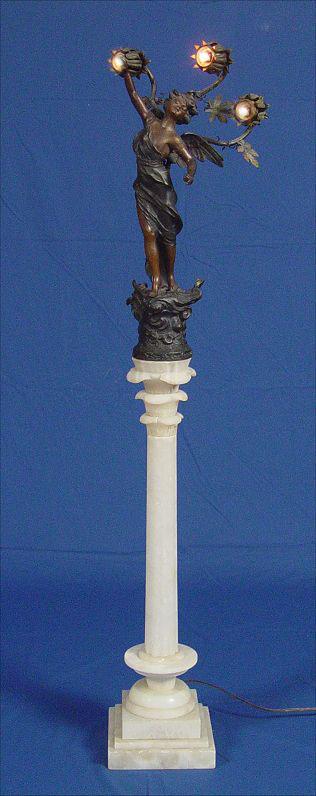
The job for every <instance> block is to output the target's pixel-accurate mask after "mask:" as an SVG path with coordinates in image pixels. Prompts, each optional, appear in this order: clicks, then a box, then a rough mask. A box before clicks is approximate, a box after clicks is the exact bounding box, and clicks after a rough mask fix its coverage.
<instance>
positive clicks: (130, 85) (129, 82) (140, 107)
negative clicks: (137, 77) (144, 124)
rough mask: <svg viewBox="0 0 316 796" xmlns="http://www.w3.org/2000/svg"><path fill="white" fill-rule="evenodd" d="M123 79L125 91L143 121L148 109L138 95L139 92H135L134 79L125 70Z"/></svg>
mask: <svg viewBox="0 0 316 796" xmlns="http://www.w3.org/2000/svg"><path fill="white" fill-rule="evenodd" d="M124 81H125V86H126V89H127V93H128V94H129V96H130V98H131V101H132V103H133V105H134V107H135V108H136V110H137V111H138V113H139V115H140V116H141V117H142V119H143V121H145V119H146V117H147V116H148V109H147V108H146V105H145V103H144V102H143V100H142V98H141V97H140V96H139V94H137V91H136V88H135V85H134V81H133V78H132V76H131V74H130V72H125V74H124Z"/></svg>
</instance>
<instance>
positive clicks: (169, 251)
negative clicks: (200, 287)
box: [110, 42, 268, 296]
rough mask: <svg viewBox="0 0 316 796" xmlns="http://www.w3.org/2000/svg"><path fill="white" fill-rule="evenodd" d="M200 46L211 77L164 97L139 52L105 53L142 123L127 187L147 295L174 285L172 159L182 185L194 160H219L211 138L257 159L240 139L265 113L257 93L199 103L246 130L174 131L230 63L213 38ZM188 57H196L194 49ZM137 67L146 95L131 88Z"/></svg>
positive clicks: (177, 226) (176, 221) (176, 224)
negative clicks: (229, 133) (215, 133)
mask: <svg viewBox="0 0 316 796" xmlns="http://www.w3.org/2000/svg"><path fill="white" fill-rule="evenodd" d="M203 44H204V45H205V44H206V42H203ZM198 49H199V48H198ZM201 49H202V50H205V49H207V50H208V51H209V53H211V56H212V58H211V62H210V67H208V71H210V72H214V73H216V74H217V80H216V81H215V83H213V84H211V85H210V86H208V87H207V88H205V89H202V90H200V91H188V92H186V93H181V92H179V91H176V90H174V91H171V92H170V94H169V96H168V97H167V99H164V100H160V99H158V98H157V96H156V81H155V78H154V76H153V74H152V73H151V71H150V69H149V67H148V63H149V62H148V59H146V57H145V56H144V53H142V52H141V51H137V50H132V49H128V48H123V49H121V50H114V51H112V58H111V59H110V63H111V65H112V68H113V69H114V71H116V72H117V73H118V74H120V75H121V77H122V78H123V79H124V81H125V86H126V89H127V92H128V95H129V97H130V99H131V101H132V103H133V105H134V107H135V108H136V110H137V111H138V113H139V115H140V117H141V119H142V121H143V129H142V130H141V131H140V132H139V133H137V135H136V136H135V138H134V141H133V149H134V152H135V155H136V161H137V177H136V180H135V182H134V185H133V187H134V191H135V197H136V207H137V214H138V220H139V224H140V227H141V230H142V233H143V236H144V247H145V255H146V271H147V273H148V274H149V276H150V278H151V283H152V284H151V291H150V294H151V295H152V296H157V294H158V292H159V290H160V288H161V287H165V288H167V289H168V288H169V289H170V290H173V289H175V288H177V285H176V283H175V279H174V264H175V257H176V237H177V235H178V234H179V232H180V231H181V229H182V220H181V218H180V215H179V213H178V211H177V207H176V205H177V194H176V192H175V189H174V186H173V184H172V180H171V175H170V168H171V166H172V164H174V163H176V164H178V165H179V166H181V167H183V168H185V169H186V173H185V175H184V177H183V179H184V182H185V183H186V184H187V185H191V184H192V182H193V180H194V175H195V172H196V161H197V160H199V161H205V160H209V161H211V163H214V164H215V165H216V166H223V162H224V161H223V157H222V155H221V154H219V152H217V150H216V149H214V146H213V144H215V146H219V147H221V148H222V149H223V148H225V147H233V148H235V149H237V150H238V151H240V152H242V154H243V155H244V157H245V159H247V160H248V161H249V162H253V164H254V165H258V163H257V162H256V160H255V158H254V156H256V155H257V153H256V152H254V150H251V152H250V149H251V148H249V144H246V145H245V144H244V141H243V139H244V138H246V137H247V136H248V135H249V133H250V132H251V130H252V129H253V127H254V125H255V124H258V123H259V121H260V120H261V118H266V117H267V114H266V109H267V107H268V106H267V104H266V103H265V101H264V98H263V97H261V96H259V95H255V94H247V95H244V96H243V97H241V98H240V100H239V101H238V102H237V103H232V102H224V103H221V101H220V100H221V98H220V97H218V98H217V99H216V100H215V101H214V103H209V107H207V106H206V107H205V110H206V111H208V110H210V111H211V117H210V118H211V119H212V118H213V117H214V115H218V118H219V119H220V120H224V121H227V116H235V118H237V121H239V123H243V124H246V126H247V129H246V131H245V132H244V133H243V134H242V135H240V136H239V137H238V138H235V139H233V140H232V141H220V140H219V138H218V139H213V138H207V137H205V136H200V135H196V134H195V133H184V134H183V135H179V134H178V132H177V129H176V128H177V125H181V124H189V122H190V120H191V117H192V116H195V115H196V114H197V100H201V99H202V98H203V97H204V96H205V95H206V94H207V93H208V92H209V91H211V90H212V89H213V88H215V87H217V86H218V85H219V84H220V83H221V82H222V81H223V80H224V78H225V76H226V75H227V73H228V69H229V64H230V63H231V58H230V50H228V49H227V48H224V47H223V46H222V45H220V44H217V43H216V42H213V43H212V44H211V45H210V47H208V46H207V47H204V46H203V47H202V48H201ZM192 57H193V58H196V56H195V55H194V56H192ZM142 73H147V75H148V77H149V79H150V81H151V85H152V91H151V97H141V96H140V95H139V94H138V92H137V90H136V88H135V83H134V80H133V77H134V76H136V77H138V78H139V77H140V75H141V74H142ZM161 106H162V107H161ZM238 106H241V107H240V111H241V112H242V114H243V115H242V116H240V117H239V116H238V114H237V110H238ZM245 114H246V116H245ZM223 117H224V118H223ZM244 119H247V120H246V121H243V120H244ZM251 157H252V158H253V159H252V161H251Z"/></svg>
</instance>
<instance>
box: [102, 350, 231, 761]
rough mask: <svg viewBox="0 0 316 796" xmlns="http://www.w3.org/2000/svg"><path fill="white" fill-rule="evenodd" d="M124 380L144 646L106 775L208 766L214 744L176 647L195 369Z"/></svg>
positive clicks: (155, 365)
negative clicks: (189, 386)
mask: <svg viewBox="0 0 316 796" xmlns="http://www.w3.org/2000/svg"><path fill="white" fill-rule="evenodd" d="M133 362H134V368H133V369H132V370H131V371H130V372H129V373H128V376H127V379H128V381H130V382H132V383H134V384H139V383H140V382H144V390H141V391H140V392H138V393H137V395H136V398H138V399H141V400H143V401H144V403H145V409H146V412H145V414H143V415H142V417H141V418H140V420H141V423H143V424H144V425H146V427H147V525H146V602H145V641H144V643H143V644H137V645H136V646H134V647H131V648H130V649H128V650H127V651H126V653H125V658H124V659H125V663H126V664H127V666H129V667H130V668H132V669H133V670H134V671H135V672H136V673H137V674H138V675H140V676H141V679H140V680H137V682H136V683H135V684H134V685H133V686H132V688H131V689H130V691H123V693H122V703H121V704H120V705H115V707H113V708H110V711H109V740H108V767H109V768H110V769H171V768H172V769H176V768H214V767H215V746H214V739H213V733H212V727H211V722H210V716H209V711H208V708H206V707H203V706H202V705H201V704H199V703H198V699H197V694H196V691H195V690H194V689H190V688H189V687H188V685H187V684H186V683H185V682H184V681H183V680H181V679H179V676H181V675H183V674H185V672H187V671H188V670H189V669H190V668H191V667H192V666H194V665H195V664H196V662H197V653H196V652H195V650H193V649H192V648H191V647H188V646H186V645H184V644H179V643H178V589H177V427H178V425H179V423H180V422H181V420H182V415H181V414H180V413H179V412H178V403H179V401H186V400H187V395H186V393H185V392H183V390H180V389H179V386H180V384H186V383H187V382H189V381H190V379H191V377H192V376H195V371H194V370H193V369H192V368H190V367H189V365H190V360H189V359H188V360H182V361H176V362H148V361H144V360H137V359H133Z"/></svg>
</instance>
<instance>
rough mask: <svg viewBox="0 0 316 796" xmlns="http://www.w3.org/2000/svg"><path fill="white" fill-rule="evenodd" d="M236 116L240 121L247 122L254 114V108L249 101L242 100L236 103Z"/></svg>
mask: <svg viewBox="0 0 316 796" xmlns="http://www.w3.org/2000/svg"><path fill="white" fill-rule="evenodd" d="M235 116H236V118H237V119H238V121H239V122H247V121H248V120H250V119H251V118H252V116H253V110H252V107H251V105H250V103H249V102H245V101H244V100H242V101H241V102H237V103H236V105H235Z"/></svg>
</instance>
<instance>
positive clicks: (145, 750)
mask: <svg viewBox="0 0 316 796" xmlns="http://www.w3.org/2000/svg"><path fill="white" fill-rule="evenodd" d="M198 709H199V713H200V719H201V735H200V737H199V738H185V737H183V735H182V733H181V735H180V733H179V735H180V737H178V738H174V737H173V738H158V739H155V738H154V737H153V738H152V737H151V738H147V739H144V738H142V739H135V738H133V739H124V738H122V705H115V707H114V708H110V710H109V742H108V768H109V769H117V770H123V769H129V770H135V769H147V770H149V769H172V768H173V769H177V768H179V769H180V768H181V769H184V768H215V764H216V753H215V745H214V738H213V733H212V726H211V721H210V714H209V710H208V708H206V707H203V705H200V704H199V705H198ZM184 718H185V717H184ZM143 721H144V722H146V719H143ZM157 721H158V720H157ZM169 721H170V722H172V721H174V719H169ZM177 722H179V719H177Z"/></svg>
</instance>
